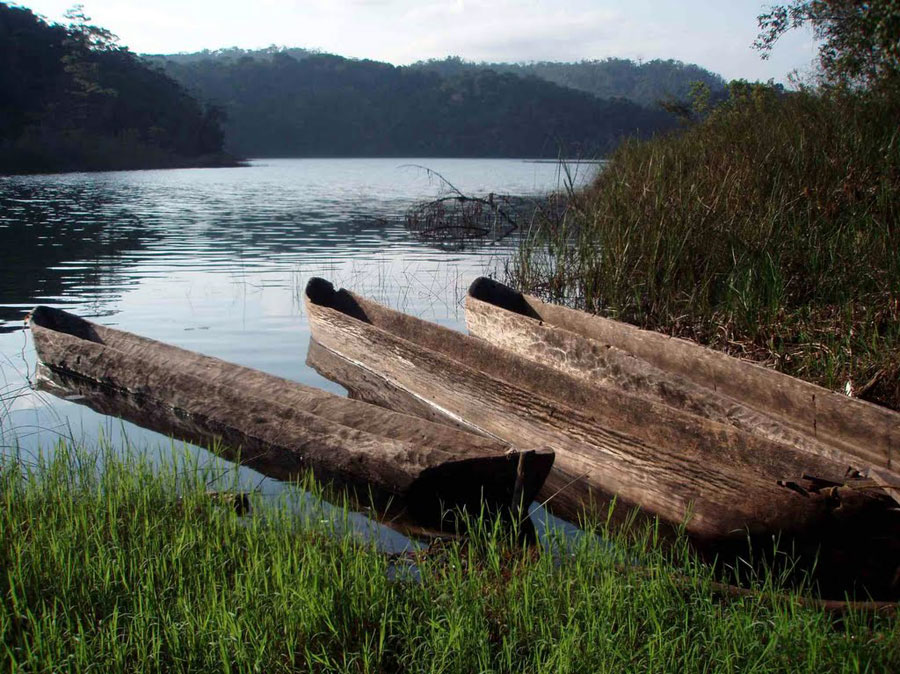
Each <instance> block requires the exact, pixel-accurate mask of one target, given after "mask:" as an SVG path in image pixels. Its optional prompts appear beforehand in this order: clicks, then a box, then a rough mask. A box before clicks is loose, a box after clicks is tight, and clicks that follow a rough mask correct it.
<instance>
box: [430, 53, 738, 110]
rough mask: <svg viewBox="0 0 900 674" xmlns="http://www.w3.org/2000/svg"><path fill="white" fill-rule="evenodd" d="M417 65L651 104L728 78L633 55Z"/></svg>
mask: <svg viewBox="0 0 900 674" xmlns="http://www.w3.org/2000/svg"><path fill="white" fill-rule="evenodd" d="M412 67H414V68H418V69H421V70H428V71H431V72H436V73H439V74H441V75H444V76H452V75H459V74H461V73H463V72H471V71H473V70H494V71H496V72H501V73H512V74H514V75H519V76H520V77H529V76H534V77H538V78H540V79H542V80H547V81H548V82H553V83H554V84H558V85H559V86H561V87H568V88H570V89H576V90H578V91H585V92H587V93H589V94H593V95H594V96H596V97H597V98H627V99H628V100H630V101H634V102H635V103H639V104H640V105H645V106H655V105H656V104H657V103H659V102H660V101H664V100H670V99H675V100H684V99H686V98H687V97H688V96H689V94H690V91H691V87H692V86H693V84H694V83H695V82H702V83H703V84H705V85H706V86H707V87H709V89H710V91H711V92H713V93H719V92H723V91H724V90H725V80H723V79H722V78H721V77H720V76H719V75H716V74H715V73H711V72H709V71H708V70H706V69H705V68H701V67H700V66H697V65H693V64H690V63H682V62H681V61H675V60H672V59H669V60H665V61H664V60H661V59H654V60H653V61H647V62H646V63H635V62H634V61H631V60H629V59H615V58H608V59H604V60H602V61H579V62H578V63H557V62H553V61H539V62H536V63H470V62H468V61H463V60H462V59H460V58H459V57H449V58H446V59H444V60H431V61H423V62H419V63H416V64H415V65H414V66H412Z"/></svg>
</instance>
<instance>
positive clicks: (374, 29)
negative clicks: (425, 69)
mask: <svg viewBox="0 0 900 674" xmlns="http://www.w3.org/2000/svg"><path fill="white" fill-rule="evenodd" d="M82 3H83V5H84V11H85V13H86V14H87V15H88V16H89V17H91V19H92V23H94V24H96V25H99V26H103V27H104V28H108V29H109V30H111V31H112V32H113V33H115V34H116V35H118V36H119V38H120V41H121V43H122V44H123V45H126V46H128V47H129V48H130V49H131V50H132V51H134V52H138V53H175V52H194V51H200V50H202V49H218V48H223V47H242V48H246V49H255V48H260V47H267V46H269V45H273V44H274V45H279V46H286V47H304V48H307V49H315V50H319V51H323V52H329V53H333V54H340V55H342V56H348V57H352V58H370V59H374V60H377V61H387V62H389V63H394V64H396V65H404V64H408V63H412V62H415V61H418V60H424V59H429V58H444V57H446V56H459V57H462V58H464V59H466V60H470V61H504V62H528V61H544V60H546V61H580V60H582V59H604V58H607V57H617V58H629V59H634V60H637V61H649V60H652V59H657V58H659V59H677V60H680V61H684V62H686V63H697V64H699V65H701V66H703V67H705V68H708V69H709V70H712V71H713V72H717V73H719V74H721V75H723V76H724V77H725V78H726V79H736V78H745V79H750V80H757V79H759V80H768V79H770V78H772V79H775V80H776V81H780V82H783V81H785V80H786V77H787V75H788V74H789V73H790V72H791V71H793V70H795V69H796V70H798V71H799V72H800V73H801V74H802V73H809V72H810V70H811V63H812V61H813V59H814V57H815V52H816V45H815V42H814V40H813V37H812V35H811V34H810V33H809V32H807V31H795V32H794V33H791V34H788V35H787V36H785V37H784V38H782V40H781V41H780V42H779V43H778V45H776V47H775V50H774V52H773V53H772V56H771V58H770V59H769V60H768V61H763V60H761V59H760V57H759V53H758V52H756V51H754V50H753V49H752V48H751V46H750V45H751V43H752V42H753V40H754V38H755V37H756V34H757V23H756V17H757V15H759V14H760V13H761V12H762V11H764V10H765V9H766V7H768V6H769V5H770V4H771V3H770V2H759V1H757V0H249V1H247V0H244V1H243V2H235V1H234V0H82ZM17 4H20V5H24V6H26V7H28V8H30V9H32V10H33V11H34V12H35V13H37V14H40V15H42V16H44V17H45V18H47V19H48V20H50V21H54V22H61V21H63V14H64V12H65V11H66V9H67V8H69V7H71V6H72V5H73V4H74V0H18V3H17Z"/></svg>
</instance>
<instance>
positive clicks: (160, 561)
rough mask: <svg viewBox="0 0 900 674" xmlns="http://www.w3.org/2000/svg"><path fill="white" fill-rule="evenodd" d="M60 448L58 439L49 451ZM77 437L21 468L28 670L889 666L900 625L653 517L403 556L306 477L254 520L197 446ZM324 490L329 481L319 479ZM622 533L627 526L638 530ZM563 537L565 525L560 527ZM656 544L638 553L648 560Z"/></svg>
mask: <svg viewBox="0 0 900 674" xmlns="http://www.w3.org/2000/svg"><path fill="white" fill-rule="evenodd" d="M48 456H51V455H48ZM175 456H176V458H175V459H173V460H172V462H171V464H169V465H167V466H163V467H162V468H160V467H159V466H158V465H157V466H151V465H149V464H148V463H146V462H143V461H141V459H140V458H138V457H139V455H131V456H122V454H116V453H114V452H113V451H112V449H111V448H108V447H107V448H105V449H103V448H101V451H99V452H94V453H88V452H87V451H86V450H84V449H77V448H72V447H67V446H65V445H60V446H58V447H57V448H56V450H55V452H54V453H52V456H51V458H46V459H42V460H40V461H39V462H38V463H37V464H29V465H28V466H26V465H23V464H22V463H18V462H17V461H16V460H15V459H14V458H13V459H8V460H7V461H6V462H5V463H4V464H3V468H2V471H0V569H2V571H3V573H2V576H0V597H2V599H0V633H2V646H0V649H2V650H0V661H2V667H3V669H4V670H14V669H17V668H18V669H20V670H21V671H86V670H89V669H92V670H96V671H209V672H222V671H260V672H278V671H353V672H359V671H427V672H461V673H462V672H466V673H468V672H476V671H509V672H565V671H572V672H591V671H672V672H683V671H725V672H729V671H734V672H737V671H740V672H759V671H816V672H819V671H889V670H891V669H896V667H897V666H898V665H900V649H898V645H900V641H898V629H897V622H896V619H894V618H891V617H871V616H869V617H867V616H861V615H849V616H847V617H845V618H843V619H842V620H841V621H839V622H838V621H836V620H835V619H834V618H833V617H830V616H828V615H826V614H824V613H822V612H819V611H816V610H811V609H807V608H802V607H801V606H800V605H799V604H798V602H797V601H796V600H793V599H790V598H787V599H784V598H781V599H777V600H776V599H775V598H776V597H780V596H782V595H781V593H780V588H779V587H778V583H777V579H776V580H774V581H773V579H771V578H768V579H767V578H761V579H760V588H761V592H760V594H759V595H758V596H755V597H743V598H737V599H735V598H731V599H725V598H723V597H721V596H720V595H718V594H717V593H716V592H715V591H714V589H713V587H712V585H711V583H712V581H713V578H712V575H711V572H710V571H709V570H708V569H707V568H706V567H703V566H700V565H697V564H694V563H693V562H691V561H690V557H689V556H688V555H684V556H683V559H684V561H682V562H678V563H677V565H676V564H675V563H674V562H673V561H672V559H673V558H672V556H671V555H670V554H669V553H665V554H663V553H662V552H658V551H657V550H656V547H655V544H654V531H653V529H652V528H651V529H643V530H641V531H640V532H632V534H633V535H631V536H629V537H626V536H624V535H613V534H611V533H610V532H608V531H606V532H604V531H603V528H604V527H603V526H602V525H600V526H599V529H600V530H601V533H603V534H604V536H605V537H607V538H606V540H604V538H603V537H597V536H591V535H585V536H580V537H577V538H566V539H563V538H562V534H558V535H556V536H557V537H556V539H555V540H550V541H547V542H546V544H545V545H544V546H543V547H542V548H541V549H539V550H534V549H528V548H524V547H522V546H521V545H519V544H517V543H516V542H515V534H514V532H513V533H510V532H508V531H506V530H505V529H504V528H503V527H501V526H499V525H498V524H497V523H496V522H489V521H486V520H484V519H478V518H476V519H475V520H474V521H472V523H471V527H470V529H471V538H470V539H469V540H468V541H465V540H455V539H453V540H446V541H444V542H442V543H441V544H433V545H431V546H430V547H429V548H428V549H425V550H420V551H418V552H413V553H410V554H409V555H402V556H400V557H399V558H398V557H396V556H395V557H391V556H388V555H385V554H383V553H382V552H380V551H379V550H378V549H377V548H376V547H375V545H374V544H373V543H371V542H366V541H365V540H363V539H362V538H360V537H359V536H358V535H357V534H354V533H353V531H352V528H351V527H347V526H345V524H346V521H345V520H346V518H347V517H348V516H349V505H348V504H344V506H343V508H339V509H338V511H337V512H336V513H332V515H331V516H329V517H323V516H322V512H321V511H317V510H316V509H305V510H304V509H298V508H296V507H295V505H296V504H293V503H292V502H291V497H290V495H289V494H290V492H289V491H288V492H286V494H285V496H284V497H283V498H282V499H281V500H279V501H276V502H275V503H271V502H270V503H261V502H255V503H254V509H253V512H252V514H251V515H250V516H245V517H239V516H238V515H237V514H235V512H234V510H233V509H231V508H228V507H223V506H222V505H221V504H217V503H216V502H215V501H214V500H212V499H210V498H209V497H208V496H207V494H206V484H207V482H208V481H209V477H210V476H209V475H208V474H207V472H208V471H207V470H205V469H203V468H201V467H200V466H198V465H197V464H196V463H192V462H191V460H190V459H187V458H185V457H184V456H183V455H180V454H178V453H176V454H175ZM303 486H304V488H305V489H307V490H312V491H314V492H315V491H316V490H317V489H319V488H318V487H316V485H315V483H313V482H311V481H310V482H307V483H304V485H303ZM342 520H344V522H343V523H342ZM617 536H618V537H617ZM551 538H552V537H551ZM637 558H640V559H641V560H642V564H641V565H640V566H639V567H635V566H632V565H630V564H629V562H630V561H632V560H634V559H637Z"/></svg>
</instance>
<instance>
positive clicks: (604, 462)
mask: <svg viewBox="0 0 900 674" xmlns="http://www.w3.org/2000/svg"><path fill="white" fill-rule="evenodd" d="M305 301H306V305H307V310H308V315H309V319H310V327H311V330H312V333H313V337H314V339H315V340H316V342H317V343H318V344H319V345H320V346H321V347H323V348H324V349H325V350H327V351H328V352H330V356H329V358H326V359H325V360H326V365H327V369H330V371H331V374H339V375H341V376H342V377H343V379H338V380H339V381H341V383H343V384H344V385H345V386H347V387H348V388H349V389H351V390H352V391H354V392H355V393H356V395H358V396H360V397H364V398H366V399H370V400H372V401H373V402H382V403H384V402H386V403H387V404H390V405H392V406H394V408H397V407H398V406H402V405H403V401H404V400H406V401H409V402H410V408H411V409H413V410H414V411H415V410H416V409H421V407H422V406H423V405H425V406H428V407H430V408H431V412H432V414H433V415H434V417H435V418H443V419H445V420H447V421H448V422H449V423H452V424H456V425H461V426H463V427H465V428H470V429H473V430H476V431H479V432H481V433H484V434H485V435H488V436H490V437H494V438H497V439H502V440H504V441H507V442H511V443H514V444H517V445H519V446H523V447H527V446H528V445H529V443H534V444H539V445H544V446H549V447H552V448H553V449H554V450H555V451H556V462H555V464H554V468H553V471H552V472H551V474H550V477H549V478H548V480H547V482H546V484H545V486H544V489H543V491H542V492H541V494H540V498H544V497H547V496H550V495H553V494H555V493H556V492H559V493H558V494H557V495H556V496H555V497H554V498H553V499H552V500H551V502H550V503H549V504H548V507H550V509H551V510H552V511H553V512H555V513H556V514H559V515H561V516H563V517H565V518H567V519H576V518H578V517H579V516H580V515H581V514H583V512H584V510H585V509H587V510H592V509H593V510H594V511H595V512H599V514H601V515H605V514H606V508H607V504H608V503H609V501H610V500H611V499H612V498H613V497H615V498H616V499H617V502H618V504H619V507H618V508H617V510H616V512H618V513H621V514H627V512H628V511H629V506H638V507H639V508H640V509H641V511H642V512H643V513H644V514H647V515H651V516H657V517H658V518H659V519H660V520H661V522H662V523H663V524H664V525H668V526H669V527H670V529H671V530H672V531H674V530H676V529H678V528H679V527H680V526H681V525H682V524H683V525H684V527H685V530H686V532H687V533H688V535H689V536H690V538H691V540H692V541H693V542H694V544H695V545H696V546H697V549H698V550H700V551H701V552H702V553H704V554H708V555H710V556H712V555H715V554H721V555H724V556H727V555H729V554H731V553H738V552H739V551H741V550H745V549H746V545H747V544H748V542H749V543H750V544H751V545H753V546H754V548H755V549H756V550H761V549H765V548H768V549H771V547H772V538H773V537H780V538H781V539H782V541H783V542H784V543H785V544H789V545H791V546H793V549H794V551H795V552H796V553H798V554H799V555H801V556H802V557H804V559H805V560H806V561H809V560H810V559H811V558H812V557H814V556H815V555H816V554H817V553H819V554H820V557H819V560H820V562H819V563H820V566H821V567H824V568H826V569H827V572H828V574H829V575H833V578H832V579H831V580H834V581H835V582H842V581H843V580H844V579H845V578H844V577H845V576H848V575H849V576H850V577H853V578H856V579H859V580H860V581H861V582H863V583H864V584H865V586H866V587H867V588H869V589H870V591H872V592H874V593H880V594H882V595H892V593H895V592H896V588H894V587H893V582H894V574H895V573H896V571H897V565H898V560H900V554H898V553H900V549H898V536H897V533H898V524H900V519H898V516H897V513H896V512H895V510H894V508H893V505H894V502H893V501H892V499H891V498H890V497H888V496H887V495H886V494H885V493H884V492H883V491H882V490H880V489H877V488H875V485H873V484H872V483H871V481H869V480H864V479H862V478H860V477H855V476H852V475H851V476H849V477H848V475H847V469H848V464H847V461H846V458H847V457H845V456H843V455H841V454H835V453H834V452H831V451H823V452H822V453H817V452H816V451H815V449H816V446H815V445H814V444H810V446H809V447H807V448H805V449H797V448H795V447H793V446H792V445H790V444H787V443H785V442H781V441H778V440H775V439H772V438H770V437H763V436H759V435H756V434H751V433H748V432H746V431H744V430H741V429H739V428H735V427H734V426H733V425H728V424H724V423H720V422H718V421H713V420H710V419H706V418H703V417H700V416H697V415H694V414H689V413H687V412H685V411H684V410H680V409H676V408H673V407H671V406H669V405H664V404H661V403H660V402H658V401H653V400H648V399H646V398H643V397H640V396H637V395H635V394H633V393H630V392H628V391H621V390H615V389H612V388H609V387H603V386H595V385H593V384H591V383H589V382H586V381H585V380H584V379H582V378H579V377H575V376H572V375H570V374H567V373H565V372H561V371H559V370H557V369H555V368H553V367H550V366H548V365H546V364H543V363H538V362H535V361H532V360H529V359H527V358H524V357H522V356H519V355H517V354H515V353H512V352H510V351H507V350H505V349H501V348H498V347H496V346H493V345H491V344H488V343H487V342H485V341H483V340H481V339H476V338H473V337H469V336H466V335H463V334H461V333H458V332H454V331H452V330H447V329H445V328H441V327H440V326H436V325H433V324H430V323H427V322H425V321H421V320H418V319H415V318H413V317H410V316H406V315H404V314H401V313H399V312H395V311H392V310H389V309H387V308H385V307H382V306H380V305H378V304H376V303H374V302H371V301H368V300H365V299H364V298H361V297H358V296H355V295H353V294H352V293H350V292H347V291H344V290H341V291H335V290H334V288H333V287H332V286H331V284H330V283H328V282H327V281H324V280H322V279H313V280H311V281H310V282H309V284H308V285H307V289H306V298H305ZM338 363H339V365H338ZM314 365H315V363H314ZM354 371H355V373H356V379H361V380H362V381H363V384H362V385H361V386H357V382H356V381H355V380H354V377H353V375H354ZM324 373H325V374H326V376H328V372H327V371H326V372H324ZM379 382H381V383H382V384H383V386H384V390H385V391H387V393H386V394H384V395H385V396H386V398H382V394H381V393H380V392H379V386H378V383H379ZM804 475H807V476H813V479H812V480H809V479H804V477H803V476H804ZM823 483H828V484H833V485H838V486H835V487H831V488H829V489H824V488H822V487H821V485H822V484H823ZM789 485H797V486H799V487H800V489H799V490H795V489H792V488H791V487H790V486H789ZM828 583H829V579H824V580H823V584H825V585H828ZM841 587H845V586H844V585H841Z"/></svg>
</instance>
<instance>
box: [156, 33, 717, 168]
mask: <svg viewBox="0 0 900 674" xmlns="http://www.w3.org/2000/svg"><path fill="white" fill-rule="evenodd" d="M145 59H146V60H148V61H149V62H150V63H154V64H156V65H157V66H158V67H160V68H162V69H163V70H164V71H165V73H166V74H167V75H169V76H170V77H172V78H173V79H175V80H177V81H178V82H180V83H181V84H182V85H183V86H184V87H186V88H187V89H188V90H189V91H191V92H193V93H194V94H195V95H197V96H198V97H200V98H201V99H204V100H206V101H209V102H212V103H214V104H215V105H218V106H219V107H221V108H222V110H223V111H224V113H225V117H226V121H225V133H226V147H227V148H228V149H229V150H231V151H233V152H235V153H238V154H242V155H246V156H484V157H490V156H499V157H557V156H559V155H560V154H565V155H567V156H576V155H579V156H591V157H593V156H599V155H603V154H607V153H609V152H610V151H611V150H612V149H613V148H614V147H615V146H616V145H618V144H619V143H620V142H621V140H622V139H623V138H625V137H627V136H639V137H646V136H649V135H652V134H654V133H657V132H661V131H665V130H668V129H670V128H672V127H673V126H674V125H675V120H674V119H673V118H672V116H671V115H670V114H669V113H667V112H665V111H664V110H662V109H660V108H658V107H656V106H648V105H640V104H638V103H635V102H633V101H629V100H626V99H624V98H621V97H618V98H605V99H604V98H598V97H597V96H596V95H593V94H591V93H587V92H585V91H579V90H576V89H574V88H571V87H564V86H561V85H559V84H556V83H553V82H550V81H547V80H546V79H542V78H540V77H538V76H536V75H535V74H532V73H530V72H527V71H524V70H523V71H521V72H515V70H516V68H517V67H516V66H511V69H508V70H507V71H503V72H497V70H495V69H492V68H490V67H487V66H480V65H475V64H467V63H465V62H462V61H461V60H459V59H449V60H446V61H442V62H427V63H420V64H415V65H412V66H393V65H391V64H388V63H381V62H377V61H370V60H354V59H347V58H344V57H341V56H335V55H332V54H321V53H317V52H311V51H308V50H304V49H284V48H278V47H270V48H267V49H263V50H254V51H248V50H242V49H237V48H231V49H221V50H215V51H209V52H199V53H195V54H176V55H151V56H145ZM713 77H714V76H713Z"/></svg>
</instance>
